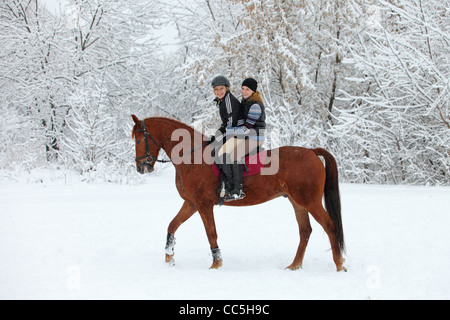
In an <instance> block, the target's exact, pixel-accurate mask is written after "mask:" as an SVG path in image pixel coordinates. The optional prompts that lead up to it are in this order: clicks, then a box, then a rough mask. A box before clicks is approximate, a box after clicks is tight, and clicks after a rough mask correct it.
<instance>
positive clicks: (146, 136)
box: [131, 115, 161, 174]
mask: <svg viewBox="0 0 450 320" xmlns="http://www.w3.org/2000/svg"><path fill="white" fill-rule="evenodd" d="M131 117H132V118H133V121H134V123H135V125H134V127H133V133H132V138H134V140H135V144H136V170H137V171H138V172H139V173H140V174H144V173H146V172H148V173H152V172H153V171H154V170H155V169H154V165H155V162H156V160H157V158H158V154H159V151H160V150H161V146H160V145H159V144H158V142H156V140H155V139H154V138H153V137H152V136H151V135H150V132H149V130H148V129H149V128H148V127H147V126H146V125H145V120H142V121H141V120H139V119H138V118H137V117H136V116H135V115H132V116H131Z"/></svg>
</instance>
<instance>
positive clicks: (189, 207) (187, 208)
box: [165, 201, 197, 266]
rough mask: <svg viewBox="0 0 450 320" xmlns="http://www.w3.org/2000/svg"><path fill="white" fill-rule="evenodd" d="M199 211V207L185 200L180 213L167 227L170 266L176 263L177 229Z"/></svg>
mask: <svg viewBox="0 0 450 320" xmlns="http://www.w3.org/2000/svg"><path fill="white" fill-rule="evenodd" d="M195 212H197V207H196V206H195V205H193V204H192V203H190V202H189V201H185V202H184V203H183V206H182V207H181V209H180V211H179V212H178V214H177V215H176V216H175V218H173V220H172V222H171V223H170V224H169V228H168V229H167V240H166V250H165V252H166V263H167V264H168V265H170V266H174V265H175V259H174V258H173V257H174V256H175V232H176V231H177V229H178V228H179V227H180V226H181V224H183V222H185V221H186V220H188V219H189V218H190V217H192V215H193V214H194V213H195Z"/></svg>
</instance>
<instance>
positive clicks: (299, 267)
mask: <svg viewBox="0 0 450 320" xmlns="http://www.w3.org/2000/svg"><path fill="white" fill-rule="evenodd" d="M301 268H302V266H301V265H299V266H295V265H293V264H291V265H290V266H289V267H286V269H285V270H291V271H296V270H300V269H301Z"/></svg>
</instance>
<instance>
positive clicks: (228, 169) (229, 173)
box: [221, 163, 234, 194]
mask: <svg viewBox="0 0 450 320" xmlns="http://www.w3.org/2000/svg"><path fill="white" fill-rule="evenodd" d="M221 171H222V174H223V175H224V181H225V193H226V194H228V193H230V192H231V191H232V190H233V189H234V183H233V168H232V164H230V163H224V164H222V165H221Z"/></svg>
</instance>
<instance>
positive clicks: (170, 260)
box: [166, 254, 175, 267]
mask: <svg viewBox="0 0 450 320" xmlns="http://www.w3.org/2000/svg"><path fill="white" fill-rule="evenodd" d="M173 256H174V255H168V254H166V264H167V265H168V266H169V267H173V266H175V259H174V258H173Z"/></svg>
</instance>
